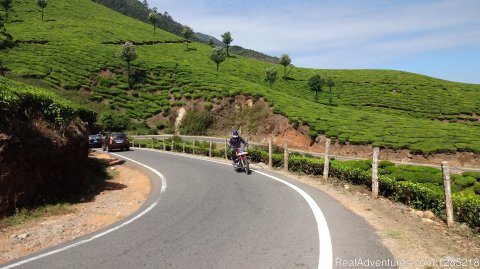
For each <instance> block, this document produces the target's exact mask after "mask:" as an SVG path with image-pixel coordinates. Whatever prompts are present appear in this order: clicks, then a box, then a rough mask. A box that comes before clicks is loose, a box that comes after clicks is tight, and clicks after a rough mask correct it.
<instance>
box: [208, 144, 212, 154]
mask: <svg viewBox="0 0 480 269" xmlns="http://www.w3.org/2000/svg"><path fill="white" fill-rule="evenodd" d="M208 156H209V157H212V141H210V150H209V151H208Z"/></svg>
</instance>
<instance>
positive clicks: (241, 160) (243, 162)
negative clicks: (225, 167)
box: [233, 148, 251, 174]
mask: <svg viewBox="0 0 480 269" xmlns="http://www.w3.org/2000/svg"><path fill="white" fill-rule="evenodd" d="M235 154H236V156H237V161H236V162H235V161H234V162H233V168H234V169H235V171H237V172H240V171H241V170H243V171H245V173H246V174H250V172H251V171H250V157H249V156H248V152H247V151H244V150H243V149H242V148H238V149H235Z"/></svg>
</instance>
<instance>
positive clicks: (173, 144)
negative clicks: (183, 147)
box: [172, 138, 175, 152]
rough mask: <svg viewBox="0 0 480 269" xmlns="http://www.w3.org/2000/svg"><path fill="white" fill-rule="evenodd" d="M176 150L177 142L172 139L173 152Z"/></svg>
mask: <svg viewBox="0 0 480 269" xmlns="http://www.w3.org/2000/svg"><path fill="white" fill-rule="evenodd" d="M174 149H175V141H174V140H173V138H172V152H173V151H174Z"/></svg>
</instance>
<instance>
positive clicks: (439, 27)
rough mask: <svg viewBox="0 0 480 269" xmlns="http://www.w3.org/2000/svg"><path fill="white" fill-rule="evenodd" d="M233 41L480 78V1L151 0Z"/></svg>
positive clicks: (360, 64) (304, 61)
mask: <svg viewBox="0 0 480 269" xmlns="http://www.w3.org/2000/svg"><path fill="white" fill-rule="evenodd" d="M148 3H149V5H150V7H151V8H153V7H157V8H158V11H159V12H162V13H163V12H165V11H167V12H168V13H169V14H170V15H171V16H172V17H173V19H174V20H176V21H178V22H180V23H182V24H183V25H188V26H190V27H192V28H193V29H194V31H196V32H201V33H204V34H208V35H211V36H214V37H216V38H217V39H219V40H221V37H220V36H221V34H222V33H224V32H226V31H230V32H231V34H232V37H233V43H232V45H239V46H242V47H244V48H248V49H253V50H256V51H260V52H263V53H266V54H268V55H272V56H277V57H279V56H280V55H281V54H283V53H286V54H288V55H289V56H290V57H291V58H292V64H294V65H295V66H299V67H311V68H320V69H324V68H327V69H394V70H403V71H408V72H414V73H419V74H424V75H429V76H433V77H437V78H442V79H446V80H451V81H458V82H467V83H477V84H480V0H448V1H447V0H418V1H416V0H396V1H393V0H297V1H292V0H289V1H286V0H277V1H272V0H270V1H261V0H257V1H255V0H195V1H194V0H148Z"/></svg>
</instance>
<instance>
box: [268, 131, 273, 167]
mask: <svg viewBox="0 0 480 269" xmlns="http://www.w3.org/2000/svg"><path fill="white" fill-rule="evenodd" d="M272 166H273V163H272V137H270V139H269V140H268V167H270V168H272Z"/></svg>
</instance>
